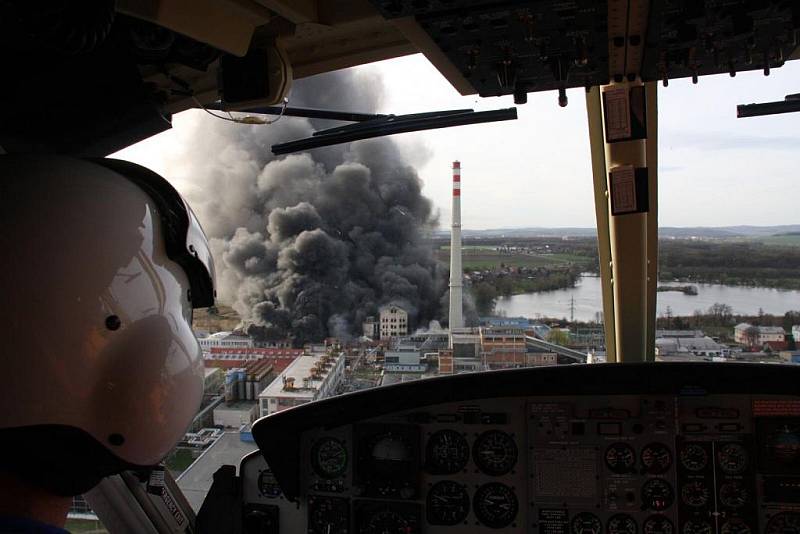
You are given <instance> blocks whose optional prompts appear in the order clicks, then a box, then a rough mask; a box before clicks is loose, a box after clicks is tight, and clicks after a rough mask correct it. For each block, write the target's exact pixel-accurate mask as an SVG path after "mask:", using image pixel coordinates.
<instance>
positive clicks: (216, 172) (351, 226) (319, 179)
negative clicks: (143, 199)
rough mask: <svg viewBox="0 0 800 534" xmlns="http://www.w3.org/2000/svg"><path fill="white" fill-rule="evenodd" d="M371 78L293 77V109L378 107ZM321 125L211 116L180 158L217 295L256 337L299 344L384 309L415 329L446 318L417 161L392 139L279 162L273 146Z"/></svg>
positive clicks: (351, 330)
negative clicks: (398, 310)
mask: <svg viewBox="0 0 800 534" xmlns="http://www.w3.org/2000/svg"><path fill="white" fill-rule="evenodd" d="M381 94H382V85H381V81H380V79H379V78H376V77H375V75H374V74H372V75H369V74H366V73H364V72H363V71H361V72H359V71H339V72H335V73H330V74H326V75H322V76H318V77H314V78H309V79H307V80H300V81H298V82H296V84H295V87H294V89H293V94H292V95H291V98H290V99H291V103H292V105H297V106H308V107H312V106H313V107H321V108H330V109H342V110H356V111H366V112H374V111H377V109H378V107H379V104H380V101H381ZM323 122H324V121H315V123H314V124H312V122H311V121H309V120H306V119H297V118H288V117H287V118H283V119H281V120H280V121H279V122H277V123H275V124H273V125H271V126H244V125H236V124H231V123H228V122H225V121H220V120H214V119H213V118H209V119H208V120H206V121H204V122H203V124H202V128H201V129H198V131H197V133H196V135H195V138H196V142H193V143H190V146H188V147H187V149H186V150H187V153H186V154H185V155H184V158H183V161H188V162H189V163H188V165H189V168H188V169H185V174H186V176H187V182H189V183H190V184H189V185H188V186H186V187H183V188H182V189H183V191H182V192H183V193H184V194H185V195H186V196H187V198H188V199H189V201H190V203H191V204H192V206H193V208H194V209H195V211H196V213H197V215H198V217H199V219H200V221H201V223H202V224H203V226H204V229H205V230H206V232H207V233H208V234H209V235H210V237H211V238H212V250H213V252H214V254H215V257H216V258H217V263H218V286H219V288H218V294H219V296H220V300H221V301H223V302H227V303H230V304H231V305H232V306H233V307H234V308H235V309H236V310H237V312H239V313H240V314H241V315H242V317H243V318H244V319H245V321H246V322H248V323H250V324H251V325H252V326H251V332H252V333H253V334H255V335H257V336H261V337H264V338H284V337H287V336H292V337H293V338H294V340H295V342H296V343H303V342H307V341H317V340H319V339H321V338H322V337H324V336H326V335H335V336H338V337H347V336H349V335H353V334H357V333H358V331H359V330H360V325H361V323H362V322H363V320H364V319H365V318H366V317H367V316H370V315H375V314H376V313H377V311H378V309H379V307H380V306H382V305H384V304H389V303H392V304H397V305H400V306H402V307H403V308H405V309H406V310H407V311H408V312H409V315H410V320H411V323H412V325H423V326H425V325H427V323H428V321H430V320H431V319H438V318H440V317H441V315H442V310H443V309H444V310H446V309H447V306H444V307H442V306H441V304H440V301H441V299H442V297H443V295H444V294H445V293H446V290H447V283H446V279H447V272H446V267H445V266H442V265H440V264H438V263H437V262H436V260H435V258H434V256H433V253H432V250H431V248H430V246H429V245H427V244H426V243H424V242H423V236H424V235H425V234H426V232H428V231H429V230H430V229H432V228H433V227H435V226H436V225H437V217H436V213H435V212H434V210H433V207H432V203H431V201H430V200H429V199H427V198H425V197H424V196H423V195H422V182H421V180H420V178H419V177H418V176H417V173H416V171H415V170H414V165H421V164H423V163H424V161H425V159H426V158H427V157H428V152H427V150H425V149H424V147H420V150H418V151H415V154H414V157H413V158H412V161H409V160H408V159H406V158H405V157H404V152H403V151H402V150H400V149H399V147H398V146H397V145H396V143H395V142H394V141H393V140H391V139H388V138H384V139H373V140H367V141H361V142H356V143H351V144H349V145H340V146H334V147H326V148H322V149H316V150H313V151H310V152H308V153H302V154H292V155H288V156H282V157H273V156H272V155H271V153H270V151H269V147H270V146H271V145H272V144H274V143H278V142H282V141H287V140H290V139H296V138H299V137H303V136H307V135H310V134H311V132H312V131H313V129H314V128H315V127H324V126H327V125H326V124H323Z"/></svg>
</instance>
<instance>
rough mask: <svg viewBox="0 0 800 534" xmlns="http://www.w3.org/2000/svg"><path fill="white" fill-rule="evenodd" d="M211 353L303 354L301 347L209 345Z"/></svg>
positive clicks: (292, 357) (290, 355) (279, 356)
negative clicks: (230, 346)
mask: <svg viewBox="0 0 800 534" xmlns="http://www.w3.org/2000/svg"><path fill="white" fill-rule="evenodd" d="M210 352H211V354H243V355H245V356H254V357H255V358H258V357H259V356H260V357H271V358H290V359H292V360H293V359H295V358H297V357H298V356H300V355H301V354H303V349H286V348H280V347H271V348H264V349H262V348H253V347H244V348H228V347H211V351H210Z"/></svg>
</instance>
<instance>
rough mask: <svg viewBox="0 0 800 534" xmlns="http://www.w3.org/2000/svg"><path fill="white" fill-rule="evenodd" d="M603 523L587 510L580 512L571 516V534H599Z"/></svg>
mask: <svg viewBox="0 0 800 534" xmlns="http://www.w3.org/2000/svg"><path fill="white" fill-rule="evenodd" d="M602 532H603V523H601V522H600V518H599V517H597V516H596V515H594V514H592V513H589V512H581V513H579V514H577V515H576V516H575V517H573V518H572V534H601V533H602Z"/></svg>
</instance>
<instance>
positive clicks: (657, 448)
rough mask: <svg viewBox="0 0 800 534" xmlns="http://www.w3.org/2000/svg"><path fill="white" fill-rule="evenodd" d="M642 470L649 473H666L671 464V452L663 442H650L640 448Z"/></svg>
mask: <svg viewBox="0 0 800 534" xmlns="http://www.w3.org/2000/svg"><path fill="white" fill-rule="evenodd" d="M642 465H643V466H644V472H645V473H648V474H650V475H660V474H662V473H666V472H667V470H668V469H669V468H670V466H671V465H672V453H671V452H670V451H669V448H668V447H667V446H666V445H664V444H663V443H651V444H649V445H645V447H644V448H643V449H642Z"/></svg>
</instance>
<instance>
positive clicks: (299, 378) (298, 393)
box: [258, 353, 342, 399]
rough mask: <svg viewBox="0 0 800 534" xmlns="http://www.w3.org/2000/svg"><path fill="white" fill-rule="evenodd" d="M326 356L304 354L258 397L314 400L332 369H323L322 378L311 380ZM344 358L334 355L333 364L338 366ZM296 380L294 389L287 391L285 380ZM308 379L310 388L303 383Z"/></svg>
mask: <svg viewBox="0 0 800 534" xmlns="http://www.w3.org/2000/svg"><path fill="white" fill-rule="evenodd" d="M323 356H324V354H320V353H316V354H304V355H302V356H298V357H297V359H295V360H294V361H293V362H292V363H290V364H289V366H288V367H286V369H284V370H283V372H281V374H280V375H278V377H277V378H275V380H273V381H272V382H271V383H270V384H269V385H268V386H267V387H266V388H264V391H262V392H261V393H260V394H259V395H258V397H259V398H266V397H293V398H300V399H303V398H306V399H313V398H314V395H316V392H317V391H318V390H319V388H320V386H322V384H323V383H324V382H325V379H326V378H327V377H328V375H329V374H330V369H323V370H322V372H321V373H320V378H319V379H317V380H315V379H313V378H311V376H312V369H313V368H314V366H315V365H316V364H317V362H319V361H322V358H323ZM340 357H342V356H341V355H340V354H336V355H333V360H332V361H331V363H332V364H333V365H336V362H337V361H338V359H339V358H340ZM290 377H291V378H294V387H293V388H292V389H286V388H285V387H284V379H288V378H290ZM304 378H308V379H309V381H308V386H307V387H306V386H305V385H304V383H303V379H304Z"/></svg>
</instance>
